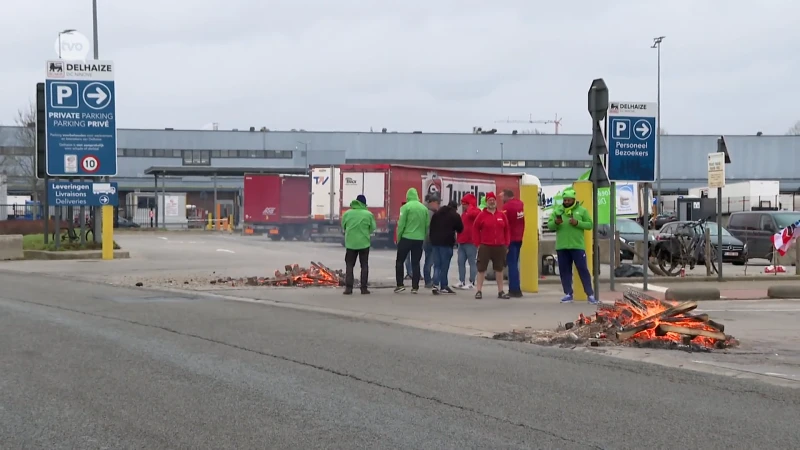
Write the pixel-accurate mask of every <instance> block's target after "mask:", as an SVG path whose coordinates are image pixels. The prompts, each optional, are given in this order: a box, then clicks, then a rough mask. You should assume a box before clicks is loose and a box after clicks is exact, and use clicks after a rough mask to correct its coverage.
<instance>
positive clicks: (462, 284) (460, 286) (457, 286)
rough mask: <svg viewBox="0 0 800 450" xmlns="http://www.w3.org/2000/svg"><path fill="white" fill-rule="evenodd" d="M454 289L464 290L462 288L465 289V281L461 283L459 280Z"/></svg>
mask: <svg viewBox="0 0 800 450" xmlns="http://www.w3.org/2000/svg"><path fill="white" fill-rule="evenodd" d="M456 289H462V290H464V289H467V284H466V283H461V282H459V283H458V284H457V285H456Z"/></svg>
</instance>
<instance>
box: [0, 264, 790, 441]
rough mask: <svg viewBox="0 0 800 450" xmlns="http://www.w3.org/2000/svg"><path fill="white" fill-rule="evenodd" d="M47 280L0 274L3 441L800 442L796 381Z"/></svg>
mask: <svg viewBox="0 0 800 450" xmlns="http://www.w3.org/2000/svg"><path fill="white" fill-rule="evenodd" d="M43 280H44V279H43V278H41V277H37V276H34V275H22V274H15V275H8V274H0V286H2V290H0V339H1V340H2V346H0V365H2V366H1V367H2V369H1V370H2V372H0V373H2V377H1V378H0V442H2V447H3V448H9V449H23V448H25V449H72V448H80V449H95V448H97V449H99V448H113V449H127V448H137V449H139V448H147V449H183V448H185V449H215V450H216V449H233V448H237V449H243V448H270V449H316V448H320V449H321V448H326V449H356V448H365V449H415V450H417V449H468V448H476V449H490V448H503V449H509V448H519V449H535V448H540V449H584V448H595V449H598V448H604V449H606V448H608V449H611V448H614V449H625V448H630V449H641V448H698V447H700V446H702V447H708V448H800V431H798V429H797V420H798V417H799V416H798V411H800V390H797V389H791V388H783V387H778V386H771V385H766V384H762V383H759V382H756V381H748V380H738V379H735V378H730V377H720V376H714V375H710V374H704V373H698V372H691V371H682V370H680V369H672V368H667V367H662V366H656V365H649V364H644V363H641V362H636V361H624V360H619V359H610V358H604V357H602V356H597V355H591V354H586V353H578V352H569V351H564V350H557V349H545V348H539V347H535V346H531V345H525V344H516V343H505V342H497V341H491V340H486V339H479V338H471V337H466V336H456V335H449V334H442V333H435V332H428V331H422V330H418V329H412V328H404V327H401V326H394V325H389V324H382V323H374V322H367V321H360V320H357V319H348V318H344V317H337V316H331V315H325V314H320V313H313V312H306V311H297V310H291V309H285V308H280V307H270V306H264V305H256V304H248V303H240V302H230V301H221V300H211V299H203V298H192V297H188V296H187V297H183V298H181V297H174V296H170V295H167V294H163V293H160V294H158V293H155V292H152V291H149V292H148V291H143V290H135V289H128V288H121V287H113V286H104V285H99V284H90V283H84V282H75V281H64V280H59V279H51V280H47V281H46V282H44V281H43ZM187 295H189V294H188V293H187Z"/></svg>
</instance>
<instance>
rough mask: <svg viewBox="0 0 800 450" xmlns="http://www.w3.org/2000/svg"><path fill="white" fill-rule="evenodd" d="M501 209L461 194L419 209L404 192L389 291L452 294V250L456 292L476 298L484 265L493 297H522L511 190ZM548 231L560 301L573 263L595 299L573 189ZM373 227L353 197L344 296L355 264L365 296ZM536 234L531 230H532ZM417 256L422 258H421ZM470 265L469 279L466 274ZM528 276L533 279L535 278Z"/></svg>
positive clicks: (346, 220) (568, 295) (519, 208)
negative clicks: (551, 235) (393, 281)
mask: <svg viewBox="0 0 800 450" xmlns="http://www.w3.org/2000/svg"><path fill="white" fill-rule="evenodd" d="M567 191H569V192H567ZM501 195H502V201H503V204H502V209H500V208H499V207H498V206H499V205H498V199H497V196H496V194H495V193H494V192H489V193H488V194H486V196H485V197H483V198H482V199H481V205H480V206H479V205H478V200H477V198H476V197H475V195H473V194H466V195H464V196H463V197H462V198H461V204H460V211H459V204H458V203H456V202H454V201H453V202H450V203H448V204H446V205H441V199H440V198H439V197H438V196H436V195H435V194H429V195H428V196H427V197H426V198H425V199H424V200H425V203H424V204H423V202H422V201H420V198H419V193H418V192H417V190H416V189H415V188H410V189H409V190H408V191H407V192H406V202H405V203H403V205H402V207H401V208H400V218H399V220H398V223H397V228H396V234H395V241H396V244H397V259H396V261H395V278H396V282H397V283H396V287H395V289H394V292H395V293H400V292H403V291H405V290H406V286H405V284H404V280H405V279H409V278H410V279H411V293H412V294H416V293H418V292H419V287H420V286H419V285H420V281H421V280H422V281H423V282H424V283H425V288H426V289H430V290H431V291H432V293H433V295H441V294H455V291H454V290H453V289H452V288H451V287H450V284H449V281H448V275H449V271H450V262H451V260H452V258H453V254H454V249H456V248H457V252H458V280H459V282H458V285H457V286H456V287H457V288H459V289H464V290H473V289H474V290H475V291H476V292H475V298H477V299H480V298H483V284H484V281H485V279H486V272H487V271H488V270H489V264H490V263H491V265H492V270H493V271H494V272H495V280H496V281H497V297H498V298H501V299H508V298H512V297H514V298H518V297H522V289H521V281H520V271H519V259H520V251H521V249H522V240H523V237H524V234H525V215H524V204H523V203H522V201H520V200H518V199H516V198H514V192H513V191H511V190H510V189H506V190H504V191H503V192H502V193H501ZM548 227H549V228H550V229H551V230H553V231H556V250H557V253H558V261H559V271H560V273H561V281H562V285H563V287H564V293H565V297H564V298H563V299H562V302H565V303H567V302H571V301H572V265H573V264H575V266H576V268H577V269H578V273H579V276H580V278H581V281H582V282H583V285H584V289H586V293H587V294H588V295H589V301H590V302H594V296H593V293H592V291H591V276H590V275H589V271H588V266H587V262H586V252H585V246H584V240H583V231H584V230H587V229H591V227H592V221H591V218H590V217H589V215H588V212H587V211H586V210H585V209H584V208H583V207H582V206H580V205H579V204H578V203H576V202H575V196H574V191H572V190H571V189H567V190H566V191H565V195H564V206H563V207H561V208H559V210H558V211H555V213H554V214H553V215H551V217H550V220H549V222H548ZM376 228H377V226H376V222H375V217H374V216H373V215H372V213H371V212H370V211H369V210H368V209H367V199H366V197H365V196H364V195H359V196H358V197H357V198H356V199H355V200H353V201H352V202H351V203H350V209H349V210H347V211H346V212H345V213H344V214H343V215H342V229H343V231H344V234H345V248H346V252H345V265H346V273H345V290H344V294H345V295H351V294H352V293H353V286H354V282H355V280H354V274H353V271H354V268H355V264H356V261H358V262H359V263H360V265H361V280H360V289H361V293H362V294H369V293H370V292H369V289H368V288H367V283H368V279H369V249H370V246H371V236H372V233H374V232H375V229H376ZM537 231H538V230H537ZM423 256H424V261H423ZM467 265H469V269H470V270H469V277H467ZM506 268H508V292H506V291H505V290H504V270H505V269H506ZM534 276H538V274H535V275H534Z"/></svg>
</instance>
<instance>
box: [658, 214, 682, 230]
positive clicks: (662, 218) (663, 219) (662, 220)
mask: <svg viewBox="0 0 800 450" xmlns="http://www.w3.org/2000/svg"><path fill="white" fill-rule="evenodd" d="M677 221H678V218H677V217H676V216H675V215H674V214H659V215H657V216H656V217H655V219H654V220H653V222H652V223H653V229H655V230H660V229H661V227H663V226H664V225H666V224H668V223H671V222H677Z"/></svg>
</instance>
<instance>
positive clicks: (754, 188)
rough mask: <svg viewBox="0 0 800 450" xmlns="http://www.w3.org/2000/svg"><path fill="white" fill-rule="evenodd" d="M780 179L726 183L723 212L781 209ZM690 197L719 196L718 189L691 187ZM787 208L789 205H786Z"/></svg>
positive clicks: (723, 189) (723, 194)
mask: <svg viewBox="0 0 800 450" xmlns="http://www.w3.org/2000/svg"><path fill="white" fill-rule="evenodd" d="M780 191H781V183H780V181H762V180H751V181H742V182H739V183H730V184H726V185H725V187H724V188H722V211H721V212H722V214H730V213H732V212H738V211H752V210H753V208H775V209H781V206H782V205H780ZM688 196H689V197H708V198H717V190H716V189H710V188H708V187H707V186H704V187H698V188H692V189H689V195H688ZM786 206H787V208H788V207H789V205H786Z"/></svg>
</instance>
